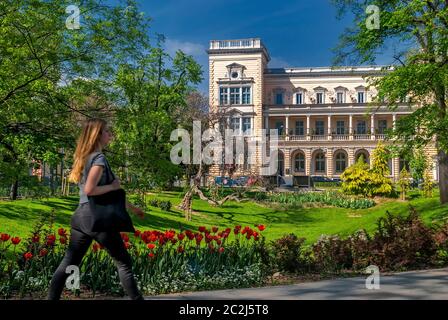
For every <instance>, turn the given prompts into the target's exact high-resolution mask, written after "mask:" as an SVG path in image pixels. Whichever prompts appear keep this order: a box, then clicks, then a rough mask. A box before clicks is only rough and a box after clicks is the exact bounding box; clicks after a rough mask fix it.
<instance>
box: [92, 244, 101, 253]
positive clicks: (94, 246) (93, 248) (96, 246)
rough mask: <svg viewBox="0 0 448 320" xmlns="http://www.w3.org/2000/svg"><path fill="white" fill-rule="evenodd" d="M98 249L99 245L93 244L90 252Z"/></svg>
mask: <svg viewBox="0 0 448 320" xmlns="http://www.w3.org/2000/svg"><path fill="white" fill-rule="evenodd" d="M99 249H100V245H99V244H98V243H94V244H93V246H92V251H93V252H97V251H98V250H99Z"/></svg>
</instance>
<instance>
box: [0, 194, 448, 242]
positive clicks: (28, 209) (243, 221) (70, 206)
mask: <svg viewBox="0 0 448 320" xmlns="http://www.w3.org/2000/svg"><path fill="white" fill-rule="evenodd" d="M156 196H157V198H159V199H164V200H171V202H172V203H173V209H172V211H171V212H163V211H161V210H160V209H158V208H152V207H151V209H152V210H151V211H150V212H149V214H148V216H147V217H146V218H145V220H144V221H141V220H139V219H138V218H135V219H134V223H135V226H136V228H138V229H157V230H166V229H170V228H173V229H175V230H179V229H180V228H181V226H182V227H183V228H191V229H197V227H198V226H200V225H205V226H210V227H211V226H215V225H216V226H219V227H221V228H223V227H233V226H235V225H238V224H239V225H242V226H245V225H248V226H254V225H255V224H265V225H266V226H267V229H266V230H265V231H264V234H265V236H266V237H267V238H268V239H276V238H279V237H281V236H282V235H283V234H285V233H289V232H293V233H295V234H297V235H298V236H301V237H305V238H306V239H307V242H308V243H310V242H314V241H315V240H317V239H318V238H319V236H320V235H321V234H339V235H342V236H346V235H348V234H350V233H352V232H354V231H356V230H358V229H361V228H366V229H367V230H369V231H371V230H373V229H374V228H375V223H376V221H377V219H378V218H379V217H381V216H384V215H385V213H386V210H389V211H390V212H392V213H397V214H405V213H407V212H408V208H409V204H411V205H413V206H414V207H416V208H417V210H418V211H419V212H420V213H421V215H422V217H423V219H424V221H425V222H426V223H428V224H431V223H434V222H442V221H447V220H446V219H448V206H446V205H444V206H442V205H440V204H439V200H438V196H437V194H435V195H434V197H432V198H429V199H425V198H421V197H420V196H418V194H417V193H412V194H411V198H413V199H411V200H409V201H406V202H403V201H398V200H387V201H384V202H383V203H381V204H378V205H376V206H375V207H373V208H370V209H360V210H353V209H342V208H306V209H294V210H289V211H286V210H284V209H282V208H278V209H273V208H269V207H266V206H263V205H260V204H257V203H255V202H246V203H237V202H226V203H225V204H224V205H223V206H222V207H213V206H210V205H209V204H207V203H206V202H204V201H201V200H194V202H193V210H194V212H193V219H192V221H190V222H187V221H185V219H184V218H183V214H182V212H180V211H179V210H177V209H176V208H174V206H175V205H177V204H178V203H179V202H180V200H181V194H180V193H179V192H163V193H160V194H157V195H153V196H151V197H156ZM77 201H78V197H66V198H51V199H48V200H45V199H44V200H17V201H0V232H6V233H9V234H11V235H17V236H21V237H24V236H27V235H28V233H29V232H30V230H31V229H32V227H33V225H34V223H35V222H36V220H37V219H38V217H39V215H41V214H42V213H43V212H45V211H47V212H48V211H51V210H52V209H55V212H56V221H55V226H56V227H61V226H62V227H69V224H70V218H71V215H72V213H73V211H74V210H75V208H76V206H77Z"/></svg>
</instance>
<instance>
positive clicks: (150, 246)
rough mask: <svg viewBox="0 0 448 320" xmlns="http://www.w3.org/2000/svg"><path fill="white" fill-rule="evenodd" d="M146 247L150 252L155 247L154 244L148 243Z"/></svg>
mask: <svg viewBox="0 0 448 320" xmlns="http://www.w3.org/2000/svg"><path fill="white" fill-rule="evenodd" d="M147 247H148V249H149V250H152V249H154V248H155V247H156V245H155V244H154V243H148V245H147Z"/></svg>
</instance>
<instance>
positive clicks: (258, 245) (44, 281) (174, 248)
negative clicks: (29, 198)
mask: <svg viewBox="0 0 448 320" xmlns="http://www.w3.org/2000/svg"><path fill="white" fill-rule="evenodd" d="M264 229H265V227H264V226H263V225H259V226H256V227H254V228H250V227H248V226H246V227H244V228H242V227H241V226H236V227H234V228H233V229H230V228H227V229H224V230H219V229H218V228H217V227H213V228H211V230H209V229H207V228H206V227H199V230H198V231H195V232H193V231H191V230H184V231H182V232H176V231H174V230H167V231H165V232H160V231H156V230H147V231H136V233H135V234H133V235H128V234H124V233H123V234H122V239H123V245H124V246H125V247H126V249H127V250H128V251H129V253H130V254H131V257H132V260H133V270H134V273H135V275H136V279H137V282H138V284H139V287H140V288H141V290H142V292H143V293H144V294H146V295H151V294H161V293H170V292H180V291H187V290H188V291H190V290H207V289H223V288H238V287H250V286H257V285H262V284H263V283H264V281H265V279H266V277H267V274H266V272H267V270H266V269H265V268H264V267H263V266H264V265H263V263H262V259H263V254H265V252H266V249H265V240H264V237H263V236H262V235H261V232H262V231H263V230H264ZM229 238H232V239H231V240H230V239H229ZM67 245H68V235H67V231H66V230H65V229H62V228H61V229H59V230H57V232H54V231H53V229H52V227H51V225H50V226H49V227H48V228H44V226H43V225H42V226H41V228H40V229H37V230H36V231H35V232H34V233H33V234H32V235H31V236H30V238H29V239H26V240H22V239H19V238H17V237H11V236H10V235H8V234H4V233H2V234H0V271H1V273H0V294H1V296H3V297H10V296H11V295H19V296H21V297H23V296H24V295H25V294H30V293H32V292H46V291H47V290H48V287H49V283H50V280H51V277H52V275H53V272H54V271H55V270H56V268H57V266H58V265H59V263H60V261H61V260H62V258H63V255H64V253H65V250H66V247H67ZM80 274H81V275H80V283H81V285H82V286H83V287H84V288H85V289H87V290H91V291H92V293H93V295H95V293H97V292H101V293H106V294H113V295H115V294H118V295H122V294H123V291H122V287H121V285H120V282H119V278H118V274H117V270H116V267H115V265H114V263H113V261H112V259H111V258H110V257H109V255H108V254H107V252H105V250H103V248H102V247H101V246H100V245H99V244H98V243H93V244H92V246H91V248H90V250H89V252H88V253H87V254H86V256H85V257H84V260H83V263H82V267H81V270H80Z"/></svg>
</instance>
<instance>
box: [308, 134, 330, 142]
mask: <svg viewBox="0 0 448 320" xmlns="http://www.w3.org/2000/svg"><path fill="white" fill-rule="evenodd" d="M327 139H328V136H327V135H325V134H313V135H311V140H312V141H319V140H327Z"/></svg>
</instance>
